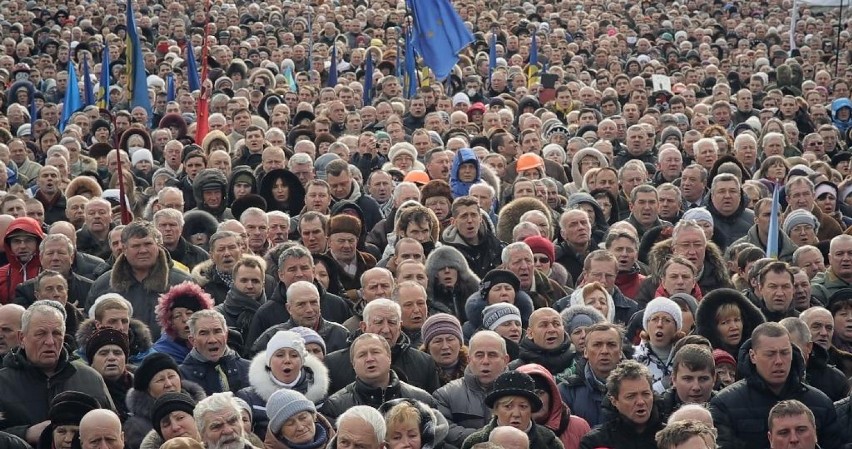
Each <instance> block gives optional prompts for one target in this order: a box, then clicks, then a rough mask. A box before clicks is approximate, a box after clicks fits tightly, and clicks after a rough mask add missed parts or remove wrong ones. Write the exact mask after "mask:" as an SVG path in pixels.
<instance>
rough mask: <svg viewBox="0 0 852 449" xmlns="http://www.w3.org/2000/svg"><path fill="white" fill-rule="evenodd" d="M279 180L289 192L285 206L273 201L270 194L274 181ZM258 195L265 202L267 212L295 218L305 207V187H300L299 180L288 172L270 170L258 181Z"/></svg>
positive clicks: (272, 196) (285, 170) (273, 197)
mask: <svg viewBox="0 0 852 449" xmlns="http://www.w3.org/2000/svg"><path fill="white" fill-rule="evenodd" d="M279 179H281V180H282V181H283V182H284V184H285V185H286V186H287V188H288V190H289V195H290V196H289V197H288V199H287V203H286V204H282V203H280V202H279V201H277V200H276V199H275V195H273V194H272V189H273V187H275V181H277V180H279ZM259 195H260V196H262V197H263V199H265V200H266V204H267V207H268V208H269V210H280V211H282V212H286V213H288V214H290V216H291V217H295V216H296V215H299V214H300V213H301V212H302V209H303V208H304V207H305V187H304V186H302V183H301V181H299V178H298V177H297V176H296V175H294V174H293V172H291V171H290V170H287V169H285V168H279V169H276V170H272V171H270V172H269V173H267V174H265V175H264V176H263V179H262V180H261V181H260V191H259Z"/></svg>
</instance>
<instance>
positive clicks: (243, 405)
mask: <svg viewBox="0 0 852 449" xmlns="http://www.w3.org/2000/svg"><path fill="white" fill-rule="evenodd" d="M234 402H236V403H237V405H239V406H240V408H241V409H243V410H245V411H247V412H248V414H249V420H251V421H253V420H254V413H253V412H252V411H251V406H250V405H249V403H248V402H246V401H245V399H242V398H240V397H238V396H234Z"/></svg>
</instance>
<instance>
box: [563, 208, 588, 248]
mask: <svg viewBox="0 0 852 449" xmlns="http://www.w3.org/2000/svg"><path fill="white" fill-rule="evenodd" d="M560 232H562V238H563V239H565V241H566V242H568V243H570V244H571V245H574V246H578V247H585V246H586V245H588V244H589V239H590V238H591V235H592V225H591V223H590V222H589V216H588V215H586V213H585V212H582V213H580V212H576V213H575V212H572V213H570V214H566V216H565V218H563V219H562V229H561V231H560Z"/></svg>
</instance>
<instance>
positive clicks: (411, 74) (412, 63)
mask: <svg viewBox="0 0 852 449" xmlns="http://www.w3.org/2000/svg"><path fill="white" fill-rule="evenodd" d="M405 36H406V38H405V86H404V87H403V89H404V92H403V93H404V94H405V98H411V97H413V96H415V95H417V57H416V56H415V55H414V43H413V42H412V40H411V32H408V33H406V35H405Z"/></svg>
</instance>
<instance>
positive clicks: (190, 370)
mask: <svg viewBox="0 0 852 449" xmlns="http://www.w3.org/2000/svg"><path fill="white" fill-rule="evenodd" d="M250 363H251V362H249V361H248V360H246V359H244V358H241V357H240V356H239V354H237V353H236V352H234V351H233V350H231V349H226V350H225V355H223V356H222V358H220V359H219V361H218V362H212V361H210V360H206V359H205V358H204V356H202V355H201V353H199V352H198V350H197V349H193V350H192V351H190V352H189V355H188V356H186V359H184V361H183V363H182V364H181V365H180V373H181V377H182V378H184V379H186V380H188V381H190V382H195V383H197V384H198V385H200V386H201V387H202V388H204V392H205V393H207V394H208V395H211V394H213V393H221V392H223V391H231V392H234V393H235V392H237V391H240V390H242V389H243V388H245V387H247V386H249V379H248V371H249V364H250ZM217 366H218V367H219V370H221V372H224V373H225V375H226V376H227V377H228V385H227V386H228V388H227V389H225V388H224V387H225V386H224V385H222V382H221V380H220V379H219V377H220V374H219V373H220V371H218V370H217V369H216V368H217Z"/></svg>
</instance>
